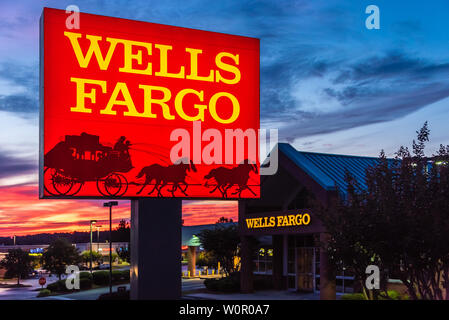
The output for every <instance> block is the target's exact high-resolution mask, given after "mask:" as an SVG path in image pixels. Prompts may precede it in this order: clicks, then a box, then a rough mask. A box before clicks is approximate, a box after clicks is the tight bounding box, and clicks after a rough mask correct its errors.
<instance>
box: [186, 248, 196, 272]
mask: <svg viewBox="0 0 449 320" xmlns="http://www.w3.org/2000/svg"><path fill="white" fill-rule="evenodd" d="M187 271H188V272H190V276H191V277H193V276H194V275H195V272H196V247H194V246H189V247H188V248H187Z"/></svg>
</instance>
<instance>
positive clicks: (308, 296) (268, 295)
mask: <svg viewBox="0 0 449 320" xmlns="http://www.w3.org/2000/svg"><path fill="white" fill-rule="evenodd" d="M184 297H185V298H188V299H208V300H320V295H319V294H318V293H317V294H314V293H297V292H292V291H274V290H269V291H257V292H254V293H232V294H224V293H219V294H218V293H217V294H212V293H189V294H186V295H185V296H184Z"/></svg>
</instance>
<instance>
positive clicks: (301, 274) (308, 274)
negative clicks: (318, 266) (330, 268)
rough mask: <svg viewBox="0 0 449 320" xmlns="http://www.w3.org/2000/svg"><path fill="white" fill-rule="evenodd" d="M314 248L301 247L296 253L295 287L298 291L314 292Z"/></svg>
mask: <svg viewBox="0 0 449 320" xmlns="http://www.w3.org/2000/svg"><path fill="white" fill-rule="evenodd" d="M314 261H315V248H310V247H301V248H297V252H296V285H297V290H298V291H304V292H314V288H315V264H314Z"/></svg>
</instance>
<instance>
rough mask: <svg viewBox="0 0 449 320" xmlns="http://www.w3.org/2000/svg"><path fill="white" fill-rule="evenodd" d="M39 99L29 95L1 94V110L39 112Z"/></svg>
mask: <svg viewBox="0 0 449 320" xmlns="http://www.w3.org/2000/svg"><path fill="white" fill-rule="evenodd" d="M38 103H39V101H38V99H37V98H33V97H30V96H28V95H17V94H15V95H11V96H2V95H0V110H3V111H11V112H18V113H27V112H37V111H38V110H39V108H38Z"/></svg>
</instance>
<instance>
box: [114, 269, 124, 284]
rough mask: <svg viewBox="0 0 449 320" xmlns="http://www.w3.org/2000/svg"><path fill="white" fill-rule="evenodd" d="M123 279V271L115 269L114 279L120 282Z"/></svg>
mask: <svg viewBox="0 0 449 320" xmlns="http://www.w3.org/2000/svg"><path fill="white" fill-rule="evenodd" d="M122 279H123V272H122V271H120V270H113V271H112V281H113V282H118V281H120V280H122Z"/></svg>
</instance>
